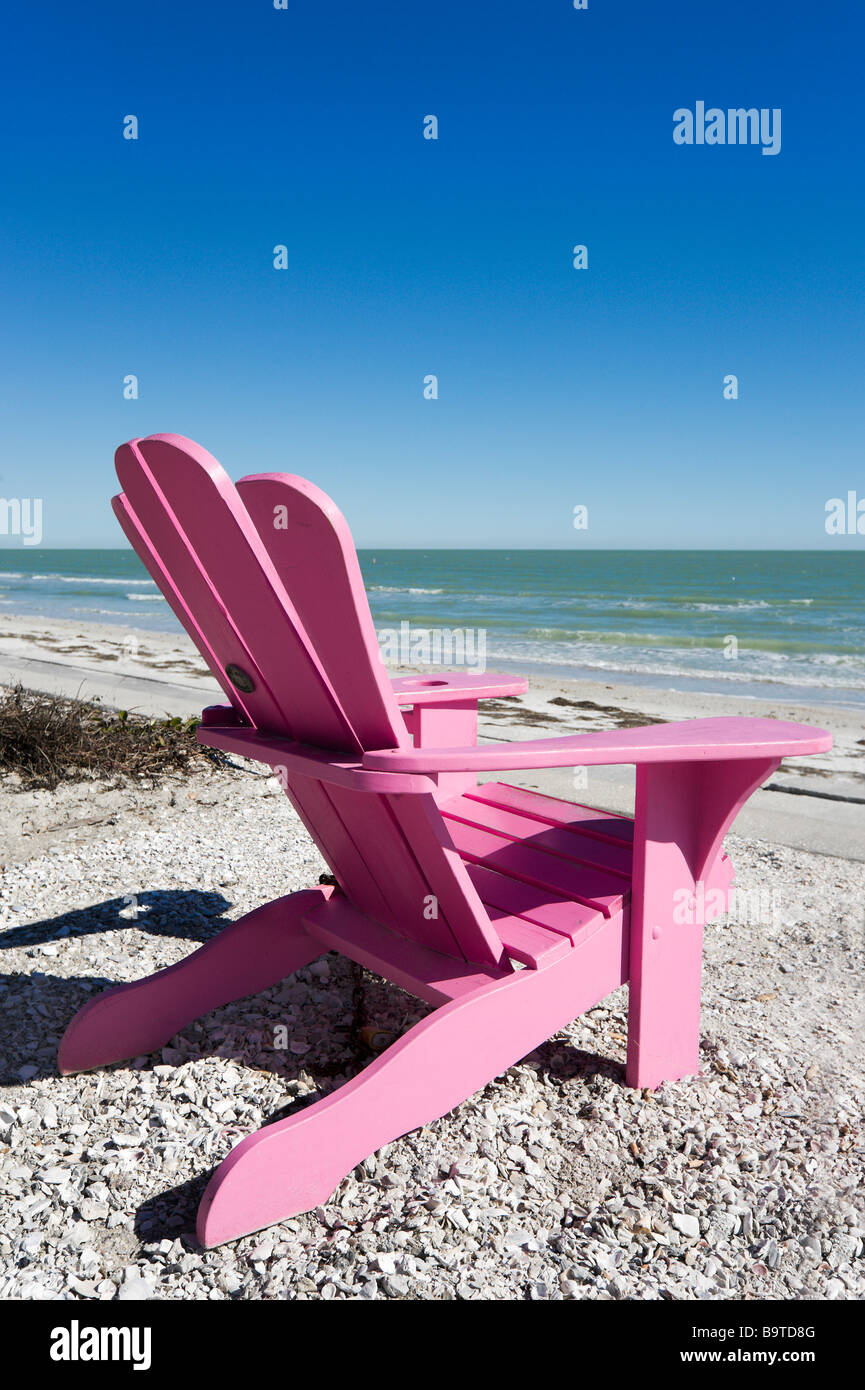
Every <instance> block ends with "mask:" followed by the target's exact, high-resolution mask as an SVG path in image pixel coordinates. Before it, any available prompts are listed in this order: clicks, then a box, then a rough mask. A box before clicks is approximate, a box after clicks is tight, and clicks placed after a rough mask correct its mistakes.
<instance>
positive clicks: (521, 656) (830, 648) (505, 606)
mask: <svg viewBox="0 0 865 1390" xmlns="http://www.w3.org/2000/svg"><path fill="white" fill-rule="evenodd" d="M360 560H361V567H362V570H363V574H364V579H365V582H366V586H367V593H368V596H369V601H370V606H371V608H372V613H373V618H374V620H375V624H376V627H377V629H378V630H379V633H380V638H381V640H382V641H383V642H384V643H385V649H386V650H387V643H388V642H390V643H393V642H395V641H396V640H397V637H398V634H399V633H400V631H402V634H403V639H405V637H406V635H407V634H408V636H409V640H410V641H411V642H414V643H415V644H419V645H415V646H413V647H412V648H411V651H408V652H407V650H406V648H405V647H403V648H402V649H401V652H400V655H401V656H403V658H404V659H406V660H407V659H409V658H410V657H411V654H412V652H415V653H416V654H418V657H419V659H429V657H430V655H431V656H432V657H433V659H434V658H435V656H436V649H435V647H434V646H433V647H430V646H428V645H426V646H425V645H424V638H423V634H424V633H425V632H428V631H430V630H436V629H446V630H448V631H450V632H451V633H455V634H457V635H456V637H455V638H454V639H452V640H454V641H455V642H456V645H454V646H452V647H451V652H458V651H459V640H460V639H459V634H460V633H463V634H464V635H465V636H464V643H465V653H466V660H465V661H464V663H463V664H467V665H480V664H485V665H486V669H488V670H493V669H496V668H499V669H505V670H521V671H524V672H526V673H527V674H528V673H542V674H548V675H556V676H570V677H576V678H579V677H587V678H590V679H594V680H603V681H605V682H608V683H610V684H614V683H615V682H617V681H623V680H624V681H629V682H632V683H636V684H643V685H653V686H663V687H666V688H672V689H677V690H689V689H692V690H709V691H722V692H723V691H727V692H729V693H733V692H734V691H735V692H737V693H739V694H742V695H751V696H760V697H763V698H767V699H788V700H793V699H796V700H804V701H807V702H814V701H829V702H834V703H838V704H845V705H856V706H865V552H861V551H860V552H855V551H843V552H842V551H835V552H833V551H699V552H696V551H694V552H691V551H583V552H578V551H572V550H571V551H554V550H542V551H530V550H514V551H498V550H475V551H462V550H431V551H420V550H405V551H399V550H379V551H364V552H361V555H360ZM4 612H5V613H14V614H33V615H34V616H36V615H38V616H43V617H56V618H69V619H73V620H74V619H78V620H80V621H84V622H86V621H91V622H102V623H115V624H118V625H120V626H123V627H133V628H144V629H149V630H153V631H161V632H172V631H176V630H177V629H178V624H177V622H176V620H175V618H174V615H173V614H172V612H171V610H170V608H169V607H168V605H167V604H166V603H165V601H164V599H163V598H162V596H161V595H160V594H159V592H158V590H157V588H156V586H155V585H154V584H153V582H152V581H151V580H150V579H149V578H148V577H147V574H146V572H145V570H144V569H143V567H142V565H141V564H140V562H139V560H138V559H137V557H136V556H135V555H134V554H133V553H132V552H131V551H128V550H89V551H88V550H54V551H51V550H39V551H33V550H31V551H28V550H24V549H16V550H14V551H13V550H0V633H2V615H3V613H4ZM403 624H408V625H409V626H408V628H405V627H403V626H402V625H403ZM731 639H735V640H734V641H733V640H731ZM391 650H394V648H393V647H391ZM446 652H447V645H446V644H445V645H444V647H443V648H442V654H444V653H446ZM446 664H459V663H458V662H457V661H453V660H452V661H451V662H446Z"/></svg>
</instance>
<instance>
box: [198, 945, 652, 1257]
mask: <svg viewBox="0 0 865 1390" xmlns="http://www.w3.org/2000/svg"><path fill="white" fill-rule="evenodd" d="M624 971H625V965H624V954H623V940H622V926H621V918H619V920H618V923H614V922H609V923H607V924H605V928H604V930H602V931H599V932H598V933H597V934H596V935H595V936H594V937H593V938H592V939H591V940H590V941H588V942H587V943H586V944H585V945H583V946H581V947H580V948H579V949H577V948H575V949H574V950H572V951H569V952H568V954H567V955H566V956H564V957H561V958H560V959H559V960H557V961H556V962H554V963H553V964H552V965H549V966H547V967H546V968H545V969H542V970H530V969H526V970H520V971H517V972H515V973H514V974H513V975H509V976H505V977H504V978H499V979H496V980H493V981H492V982H491V983H489V984H484V985H482V986H481V987H480V988H479V989H477V990H474V991H473V992H472V993H471V994H467V995H463V996H461V997H460V998H458V999H454V1000H451V1001H450V1002H449V1003H447V1004H443V1005H441V1006H440V1007H439V1008H438V1009H436V1011H435V1012H434V1013H432V1014H429V1015H428V1016H427V1017H426V1018H425V1019H422V1020H421V1022H420V1023H417V1024H415V1026H414V1027H413V1028H412V1029H410V1030H409V1032H408V1033H406V1034H405V1035H404V1036H403V1037H402V1038H400V1039H399V1040H398V1041H397V1042H395V1043H394V1044H393V1045H392V1046H391V1047H390V1048H388V1050H387V1052H385V1053H383V1054H382V1056H381V1057H378V1058H377V1059H376V1060H375V1061H374V1062H371V1063H370V1064H369V1066H368V1067H366V1068H365V1070H364V1071H362V1072H361V1073H360V1074H359V1075H358V1076H355V1077H354V1078H353V1079H352V1080H351V1081H349V1082H347V1083H346V1084H345V1085H344V1086H341V1087H340V1089H339V1090H338V1091H335V1092H334V1093H333V1094H332V1095H329V1096H326V1097H325V1098H324V1099H323V1100H320V1101H317V1102H316V1103H315V1104H314V1105H311V1106H309V1108H308V1109H306V1110H303V1111H301V1113H300V1114H298V1115H293V1116H291V1117H289V1118H288V1119H286V1120H281V1121H278V1122H277V1123H275V1124H272V1125H267V1126H266V1127H265V1128H264V1129H262V1130H259V1131H258V1133H257V1134H252V1135H250V1136H249V1137H248V1138H247V1139H244V1140H242V1141H241V1142H240V1143H239V1144H238V1145H237V1147H236V1148H234V1149H233V1150H232V1152H231V1153H230V1154H229V1155H228V1157H227V1158H226V1159H224V1161H223V1162H222V1164H221V1165H220V1166H219V1168H218V1169H217V1170H216V1172H215V1173H214V1175H213V1177H212V1178H211V1180H210V1183H209V1185H208V1187H207V1189H206V1191H205V1193H204V1197H203V1198H202V1201H201V1206H200V1208H199V1212H198V1237H199V1239H200V1241H201V1243H202V1245H204V1246H213V1245H221V1244H222V1243H223V1242H224V1241H227V1240H236V1239H238V1238H239V1237H240V1236H244V1235H249V1234H251V1233H252V1232H253V1231H258V1230H261V1229H262V1227H264V1226H270V1225H272V1224H273V1223H274V1222H276V1221H283V1220H285V1219H287V1218H288V1217H290V1216H296V1215H297V1214H298V1213H299V1212H303V1211H309V1210H310V1208H312V1207H316V1206H319V1205H320V1204H322V1203H324V1202H326V1201H327V1200H328V1198H329V1197H330V1196H331V1194H332V1193H333V1191H334V1189H335V1188H336V1187H337V1185H338V1184H339V1182H340V1181H341V1180H342V1179H343V1178H344V1177H345V1175H346V1174H347V1173H349V1172H350V1171H351V1169H352V1168H354V1167H355V1166H356V1165H357V1164H358V1163H360V1162H361V1161H362V1160H363V1159H364V1158H366V1157H367V1156H368V1155H369V1154H371V1153H374V1152H375V1150H376V1149H380V1148H381V1147H382V1146H383V1145H384V1144H388V1143H390V1141H391V1140H393V1139H396V1138H398V1137H399V1136H400V1135H401V1134H406V1133H407V1132H408V1131H409V1130H412V1129H416V1128H418V1126H420V1125H424V1124H428V1123H429V1122H430V1121H431V1120H434V1119H437V1118H438V1117H439V1116H441V1115H445V1114H447V1112H448V1111H449V1110H452V1109H453V1108H454V1106H456V1105H459V1103H460V1102H461V1101H463V1100H465V1099H466V1097H467V1096H470V1095H472V1094H473V1093H474V1092H475V1091H478V1090H480V1089H481V1088H482V1087H483V1086H485V1085H486V1084H487V1082H489V1081H491V1080H492V1079H493V1077H496V1076H500V1075H501V1073H502V1072H504V1071H506V1070H507V1068H508V1067H510V1066H513V1064H514V1063H515V1062H517V1061H519V1059H520V1058H521V1057H524V1056H525V1055H526V1054H527V1053H528V1052H531V1051H532V1050H533V1049H534V1048H535V1047H537V1046H538V1045H539V1044H540V1043H542V1042H544V1041H546V1039H547V1038H548V1037H549V1036H550V1035H551V1034H552V1033H555V1032H557V1031H558V1029H559V1028H562V1027H564V1026H565V1024H567V1023H569V1022H570V1020H571V1019H572V1018H574V1017H575V1016H576V1015H577V1014H579V1013H582V1012H583V1011H584V1010H585V1009H588V1008H592V1007H593V1006H594V1005H595V1004H596V1003H597V1002H598V1000H599V999H602V998H603V997H604V996H605V995H606V994H609V993H610V991H611V990H613V989H616V988H617V987H618V985H619V984H621V983H622V980H623V979H624V978H625V974H624Z"/></svg>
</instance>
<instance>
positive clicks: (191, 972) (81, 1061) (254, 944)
mask: <svg viewBox="0 0 865 1390" xmlns="http://www.w3.org/2000/svg"><path fill="white" fill-rule="evenodd" d="M332 892H333V889H332V888H311V889H308V890H305V891H303V892H300V893H291V894H290V895H289V896H288V897H285V898H277V899H276V900H275V901H274V902H271V903H265V904H264V906H263V907H259V908H256V910H255V911H254V912H249V913H247V914H246V916H245V917H241V918H239V919H238V921H236V922H232V923H230V925H229V926H227V927H224V928H223V930H222V931H221V932H220V933H219V935H218V936H216V937H214V939H213V940H212V941H208V942H207V943H206V944H205V945H204V946H201V947H199V949H198V950H197V951H193V952H192V953H191V954H190V955H188V956H187V957H186V959H185V960H182V961H180V962H178V964H177V965H171V966H169V967H168V968H167V969H166V970H159V971H157V973H156V974H154V975H148V976H147V977H146V978H145V979H143V980H136V981H134V982H133V983H131V984H124V985H118V986H117V987H116V988H115V989H111V990H108V991H107V992H106V993H105V994H101V995H99V996H98V997H97V998H96V999H91V1000H90V1001H89V1003H87V1004H85V1005H84V1007H83V1008H82V1009H80V1010H79V1011H78V1013H77V1014H76V1015H75V1017H74V1018H73V1019H72V1022H71V1023H70V1024H69V1027H68V1028H67V1029H66V1032H65V1034H64V1036H63V1040H62V1042H61V1044H60V1053H59V1056H58V1066H59V1068H60V1071H61V1073H67V1072H74V1071H89V1070H90V1069H91V1068H93V1067H102V1066H107V1065H108V1064H109V1063H110V1062H120V1061H124V1060H125V1059H127V1058H130V1057H142V1056H145V1055H146V1054H147V1053H150V1052H155V1051H157V1049H159V1048H160V1047H162V1046H164V1044H165V1043H167V1042H168V1040H169V1038H172V1037H173V1036H174V1034H175V1033H176V1032H178V1030H179V1029H180V1028H182V1027H183V1026H184V1025H185V1024H187V1023H190V1022H191V1021H192V1020H193V1019H195V1018H200V1017H201V1015H202V1014H206V1013H209V1012H210V1010H211V1009H216V1008H218V1007H219V1006H220V1005H221V1004H228V1003H230V1002H231V1001H232V1000H234V999H243V998H244V997H245V996H246V995H248V994H257V993H258V992H259V991H260V990H263V989H267V988H268V986H270V985H272V984H275V983H276V982H277V981H278V980H281V979H284V978H285V976H286V975H291V974H292V973H293V972H294V971H295V970H299V969H300V968H301V967H302V966H304V965H308V964H309V962H310V961H313V960H315V959H316V957H317V956H320V955H321V954H322V950H323V947H322V944H321V942H320V941H317V940H316V939H315V938H314V937H312V936H309V935H307V933H306V932H305V931H304V929H303V926H302V925H301V918H302V917H303V916H304V914H305V913H308V912H310V911H312V909H313V908H315V907H317V906H319V905H320V903H321V902H322V901H323V900H325V899H326V898H327V897H328V896H329V895H330V894H331V893H332Z"/></svg>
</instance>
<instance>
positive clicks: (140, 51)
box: [0, 0, 865, 548]
mask: <svg viewBox="0 0 865 1390" xmlns="http://www.w3.org/2000/svg"><path fill="white" fill-rule="evenodd" d="M863 31H865V21H863V19H862V17H861V13H860V12H858V10H857V6H856V5H854V4H853V3H850V4H832V3H828V4H823V5H821V6H816V5H813V4H803V3H784V4H782V3H778V2H777V0H769V3H762V4H760V5H759V6H754V4H753V2H751V3H745V2H744V0H731V2H730V3H727V4H725V5H724V6H703V5H694V4H685V3H680V4H661V3H658V4H651V3H634V0H627V2H625V3H613V0H589V9H588V10H587V11H575V10H574V9H573V7H572V2H571V0H543V3H539V0H534V2H533V3H530V0H521V2H520V3H517V0H501V2H500V3H491V2H489V0H488V2H487V3H481V2H480V0H479V2H478V3H470V0H461V2H460V0H440V3H438V4H436V5H433V6H431V5H426V4H420V3H412V2H411V0H393V3H365V4H361V5H359V4H357V3H347V0H334V2H333V3H328V4H318V5H316V4H309V3H306V0H288V9H287V10H285V11H277V10H274V9H273V5H272V0H246V2H245V3H240V0H236V3H232V4H228V3H224V2H222V3H220V0H211V2H210V3H207V4H192V3H186V4H182V5H180V4H178V3H177V0H171V2H170V3H167V2H166V0H148V2H147V3H146V4H138V5H135V4H128V5H123V4H121V5H117V4H110V5H109V4H107V3H98V0H97V3H91V4H88V5H87V6H71V5H68V4H61V3H57V0H49V3H45V4H40V5H39V6H30V7H25V6H19V7H16V8H15V9H14V10H13V11H10V13H9V15H8V16H7V18H6V21H5V33H4V40H5V47H6V64H5V68H6V70H5V74H4V83H3V88H2V92H0V105H2V107H3V111H2V128H3V136H4V139H3V146H4V152H3V156H2V163H3V173H2V179H3V197H2V205H3V211H2V236H3V251H2V267H0V295H2V303H3V310H2V319H3V327H2V342H0V394H2V402H3V434H2V449H0V495H2V496H5V497H11V496H15V497H21V496H27V497H30V496H41V497H42V498H43V499H44V542H43V543H44V544H45V545H46V546H69V545H80V546H93V545H105V546H115V545H120V544H122V543H123V540H122V536H121V535H120V532H119V530H118V529H117V527H116V523H115V522H114V520H113V517H112V515H111V512H110V509H109V506H108V499H109V497H110V494H111V492H112V491H114V490H116V488H115V479H114V472H113V464H112V456H113V451H114V448H115V446H116V445H117V444H118V443H120V442H121V441H122V440H125V439H127V438H130V437H132V436H134V435H140V434H149V433H154V432H160V431H174V432H177V433H182V434H187V435H191V436H192V437H194V438H196V439H198V440H199V441H200V442H201V443H202V444H204V445H205V446H206V447H207V448H209V449H210V450H211V451H212V452H213V453H215V454H216V456H217V457H218V458H220V459H221V461H222V462H223V463H224V464H225V466H226V468H227V469H228V471H229V472H230V473H231V474H232V476H233V477H240V476H242V475H243V474H244V473H250V472H258V471H270V470H274V469H284V470H286V471H289V472H297V473H301V474H305V475H306V476H308V477H310V478H312V479H313V480H314V481H315V482H317V483H318V484H319V485H320V486H322V487H323V488H325V490H326V491H328V492H330V493H331V494H332V495H333V496H334V498H335V499H336V500H337V502H338V503H339V505H340V506H341V507H342V509H343V511H344V512H345V513H346V515H347V516H348V518H349V520H350V522H351V524H352V526H353V529H354V532H355V536H356V539H357V541H358V544H359V545H362V546H377V547H383V546H388V545H390V546H397V547H400V546H421V547H435V546H475V545H482V546H492V547H513V546H520V545H521V546H526V547H539V546H550V547H554V548H569V547H571V546H592V547H594V546H609V547H613V548H624V547H656V546H661V547H664V546H676V547H684V548H692V547H699V546H711V547H719V548H724V547H734V548H735V547H740V546H742V547H752V546H753V547H759V548H774V547H779V548H799V547H804V548H819V547H822V546H829V547H833V548H850V547H853V546H855V547H858V546H861V545H862V544H863V538H862V537H831V538H830V537H828V536H827V535H826V534H825V532H824V528H823V517H824V504H825V502H826V500H827V499H828V498H830V497H833V496H845V495H846V493H847V491H848V490H849V489H857V488H858V493H859V495H860V496H865V469H863V467H862V443H861V437H862V357H863V353H862V323H863V302H862V301H863V288H862V287H863V281H865V277H863V265H862V247H861V228H862V225H863V217H862V212H863V208H862V203H863V193H862V179H861V167H862V165H861V155H862V148H861V114H860V108H861V100H860V90H861V85H862V81H861V71H860V62H861V46H862V39H863ZM697 100H705V102H706V104H707V106H711V105H716V106H718V107H721V108H727V107H738V106H745V107H750V106H755V107H758V108H759V107H770V108H774V107H780V108H781V110H782V113H783V116H782V148H781V152H780V154H778V155H777V156H774V157H771V156H769V157H767V156H764V155H762V154H761V151H760V149H759V148H757V147H751V146H748V147H736V146H733V147H731V146H725V147H713V148H710V147H708V146H703V147H698V146H692V147H682V146H676V145H675V144H674V143H673V140H672V130H673V112H674V110H675V109H676V108H679V107H690V108H692V109H693V108H694V105H695V103H696V101H697ZM128 114H134V115H137V117H138V119H139V122H140V128H139V139H138V140H137V141H128V140H124V139H123V137H122V122H123V117H124V116H125V115H128ZM428 114H435V115H436V116H437V117H438V121H439V139H438V140H437V141H428V140H424V139H423V136H422V123H423V118H424V116H426V115H428ZM280 243H282V244H285V245H286V246H287V247H288V251H289V268H288V269H287V270H285V271H277V270H274V269H273V247H274V246H275V245H277V244H280ZM577 243H582V244H585V245H587V247H588V255H589V265H588V269H587V270H584V271H577V270H575V269H574V268H573V266H572V256H571V248H572V247H573V246H574V245H575V244H577ZM130 373H132V374H135V375H136V376H137V377H138V379H139V389H140V396H139V399H138V400H137V401H125V400H124V399H123V394H122V392H123V379H124V377H125V376H127V374H130ZM430 373H434V374H435V375H436V376H437V377H438V381H439V398H438V399H437V400H425V399H424V396H423V380H424V377H425V376H426V375H427V374H430ZM727 373H735V374H736V375H737V376H738V379H739V393H740V394H739V399H738V400H736V401H726V400H724V399H723V394H722V386H723V378H724V376H725V375H726V374H727ZM575 504H584V505H586V506H587V507H588V509H589V530H588V531H586V532H575V531H574V529H573V526H572V524H571V521H572V514H573V508H574V505H575ZM4 543H7V544H9V543H11V544H18V542H17V541H15V540H14V539H11V538H4V537H2V536H0V545H2V544H4Z"/></svg>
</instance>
